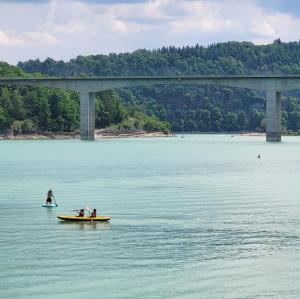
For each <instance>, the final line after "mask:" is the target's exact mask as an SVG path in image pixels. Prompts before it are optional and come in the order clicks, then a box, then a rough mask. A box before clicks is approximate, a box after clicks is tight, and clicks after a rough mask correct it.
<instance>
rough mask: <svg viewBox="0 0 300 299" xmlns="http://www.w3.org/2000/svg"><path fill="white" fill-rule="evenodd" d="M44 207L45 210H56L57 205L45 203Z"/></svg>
mask: <svg viewBox="0 0 300 299" xmlns="http://www.w3.org/2000/svg"><path fill="white" fill-rule="evenodd" d="M42 207H44V208H56V207H57V205H56V204H55V203H51V204H47V203H43V204H42Z"/></svg>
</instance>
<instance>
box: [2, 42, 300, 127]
mask: <svg viewBox="0 0 300 299" xmlns="http://www.w3.org/2000/svg"><path fill="white" fill-rule="evenodd" d="M30 73H34V74H31V76H33V75H34V76H38V75H39V76H45V75H47V76H83V77H84V76H131V75H221V74H227V75H242V74H300V42H290V43H283V42H281V41H280V40H279V39H278V40H275V41H274V42H273V43H272V44H269V45H254V44H252V43H250V42H241V43H239V42H227V43H218V44H213V45H210V46H208V47H202V46H199V45H196V46H194V47H182V48H175V47H163V48H161V49H157V50H153V51H148V50H137V51H135V52H133V53H122V54H109V55H91V56H85V57H84V56H78V57H76V58H75V59H71V60H70V61H69V62H64V61H55V60H53V59H51V58H48V59H46V60H45V61H40V60H38V59H37V60H29V61H26V62H20V63H19V64H18V67H12V66H9V65H6V64H4V63H2V64H1V65H0V76H18V77H19V76H30ZM0 95H1V97H0V130H2V131H4V130H13V131H14V132H19V131H22V132H23V131H24V132H25V131H28V130H36V131H44V130H48V131H72V130H75V129H77V128H78V125H79V99H78V95H77V94H76V93H73V92H69V91H62V90H51V89H47V88H39V89H37V88H27V87H26V88H12V87H3V88H2V89H1V94H0ZM299 99H300V97H299V94H298V93H289V94H284V95H283V105H282V106H283V113H282V117H283V120H282V129H283V130H284V131H287V130H291V131H298V130H300V100H299ZM110 125H117V126H118V127H119V128H144V129H146V130H163V131H168V130H169V128H171V130H173V131H183V130H184V131H203V132H205V131H240V130H252V131H253V130H256V131H263V130H265V98H264V94H258V93H255V92H254V91H249V90H244V89H237V88H224V87H217V86H195V85H192V86H187V85H185V86H182V85H178V86H166V85H165V86H162V85H158V86H153V87H142V86H141V87H135V88H130V89H120V90H115V91H107V92H104V93H99V94H98V95H97V103H96V126H97V127H98V128H102V127H107V126H110ZM18 130H19V131H18Z"/></svg>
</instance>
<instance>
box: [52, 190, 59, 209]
mask: <svg viewBox="0 0 300 299" xmlns="http://www.w3.org/2000/svg"><path fill="white" fill-rule="evenodd" d="M52 197H53V199H54V203H55V205H56V206H57V207H58V204H57V203H56V200H55V197H54V195H53V193H52Z"/></svg>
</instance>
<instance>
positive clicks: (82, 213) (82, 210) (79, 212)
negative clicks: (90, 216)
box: [77, 209, 84, 217]
mask: <svg viewBox="0 0 300 299" xmlns="http://www.w3.org/2000/svg"><path fill="white" fill-rule="evenodd" d="M77 213H78V215H77V217H84V209H81V210H79V211H78V212H77Z"/></svg>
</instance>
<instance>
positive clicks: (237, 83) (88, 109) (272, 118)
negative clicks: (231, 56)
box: [0, 75, 300, 141]
mask: <svg viewBox="0 0 300 299" xmlns="http://www.w3.org/2000/svg"><path fill="white" fill-rule="evenodd" d="M159 84H177V85H181V84H199V85H207V84H213V85H219V86H228V87H238V88H246V89H253V90H257V91H266V110H267V113H266V116H267V117H266V118H267V123H266V133H267V134H266V138H267V141H281V93H282V92H285V91H292V90H296V89H300V75H299V76H285V75H279V76H173V77H172V76H155V77H146V76H145V77H91V78H74V77H73V78H72V77H59V78H26V79H23V78H22V79H21V78H17V79H16V78H2V79H0V85H9V86H24V85H30V86H45V87H52V88H63V89H69V90H74V91H77V92H79V94H80V137H81V139H82V140H93V139H94V135H95V134H94V133H95V93H96V92H100V91H104V90H110V89H116V88H124V87H133V86H150V85H159Z"/></svg>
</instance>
